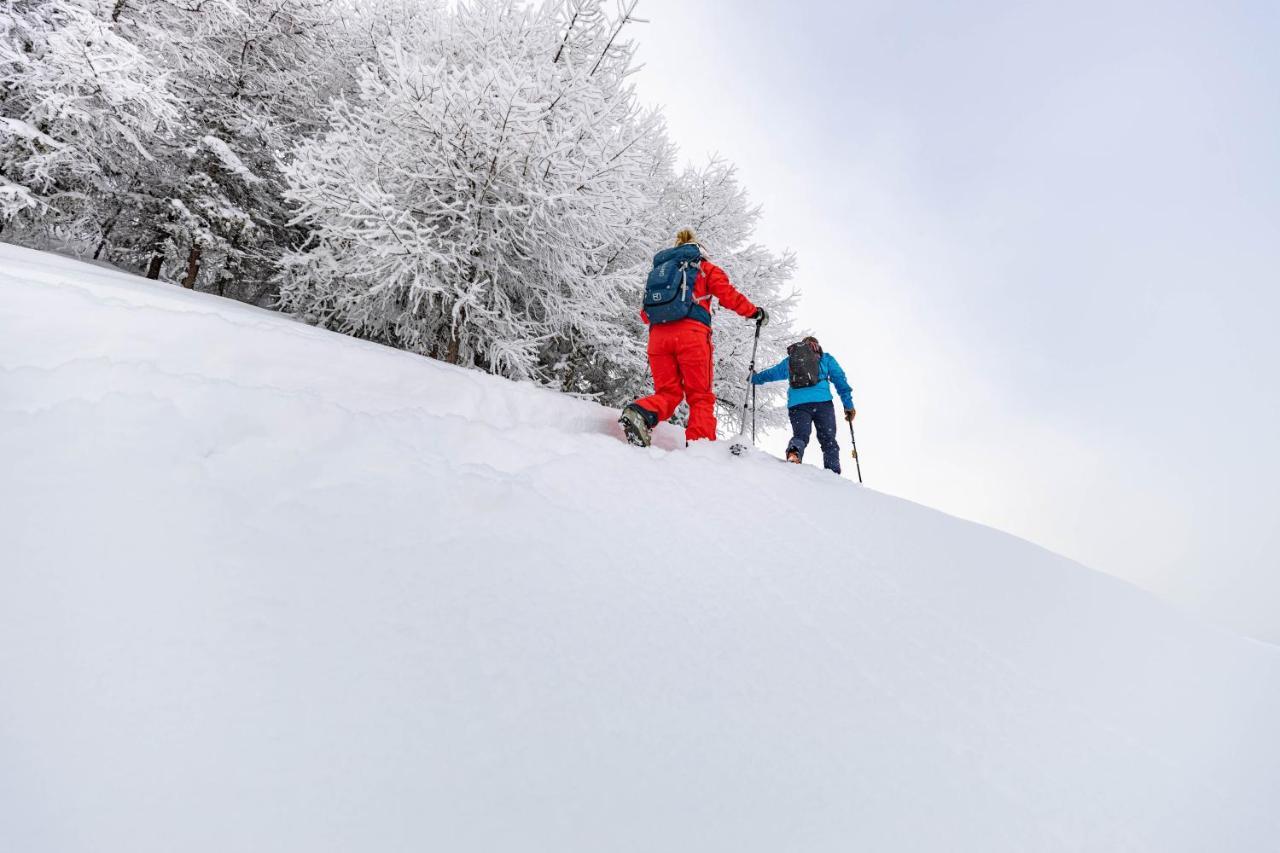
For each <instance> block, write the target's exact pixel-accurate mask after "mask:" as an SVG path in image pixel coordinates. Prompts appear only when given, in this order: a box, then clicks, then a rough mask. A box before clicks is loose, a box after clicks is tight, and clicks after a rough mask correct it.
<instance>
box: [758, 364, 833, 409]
mask: <svg viewBox="0 0 1280 853" xmlns="http://www.w3.org/2000/svg"><path fill="white" fill-rule="evenodd" d="M790 379H791V367H790V364H789V363H788V360H787V359H786V358H783V359H782V361H780V362H778V363H777V364H775V365H774V366H773V367H770V368H769V369H768V370H762V371H760V372H759V373H757V374H756V375H755V376H752V377H751V381H752V382H753V383H754V384H756V385H763V384H765V383H766V382H785V381H789V380H790ZM831 382H834V383H835V386H836V391H837V393H839V394H840V402H841V403H843V404H844V407H845V409H846V410H848V409H852V408H853V389H852V388H850V387H849V380H848V379H846V378H845V375H844V370H842V369H841V367H840V362H838V361H836V360H835V358H834V357H833V356H832V355H831V354H830V353H825V352H824V353H823V354H822V361H820V362H819V363H818V384H817V385H814V386H813V387H811V388H788V389H787V408H791V407H792V406H799V405H801V404H803V403H825V402H827V401H829V400H830V399H831V386H830V384H829V383H831Z"/></svg>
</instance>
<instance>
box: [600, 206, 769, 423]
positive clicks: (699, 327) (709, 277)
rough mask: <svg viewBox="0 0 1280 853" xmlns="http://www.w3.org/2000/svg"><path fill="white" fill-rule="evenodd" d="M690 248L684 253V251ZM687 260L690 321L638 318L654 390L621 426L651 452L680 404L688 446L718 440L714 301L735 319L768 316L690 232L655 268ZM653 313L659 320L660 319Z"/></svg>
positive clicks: (662, 255)
mask: <svg viewBox="0 0 1280 853" xmlns="http://www.w3.org/2000/svg"><path fill="white" fill-rule="evenodd" d="M683 246H687V247H689V248H688V249H686V250H684V251H683V252H681V251H680V247H683ZM686 255H687V256H688V257H689V260H688V261H687V262H686V263H687V265H688V268H689V269H690V271H692V270H694V269H696V271H697V276H696V278H695V280H694V283H693V295H692V305H691V307H690V309H689V311H688V315H687V316H685V317H683V318H682V319H677V320H674V321H670V322H662V323H660V322H657V321H656V320H655V321H653V322H651V321H650V316H649V314H648V313H647V312H645V311H642V312H641V313H640V316H641V318H642V319H643V320H644V321H645V323H646V324H648V326H649V347H648V352H649V369H650V370H651V371H652V372H653V386H654V390H653V393H652V394H651V395H649V396H648V397H643V398H641V399H639V400H636V401H635V402H634V403H630V404H628V405H627V406H626V407H625V408H624V409H623V410H622V416H621V417H620V418H619V419H618V422H619V423H621V424H622V428H623V431H624V432H625V433H626V435H627V440H628V441H630V442H631V443H632V444H637V445H640V446H643V447H647V446H648V445H649V442H650V440H651V437H652V432H653V429H654V427H656V426H657V425H658V424H659V423H660V422H662V421H665V420H667V419H668V418H670V417H671V415H672V414H673V413H674V412H675V410H676V407H677V406H679V405H680V402H681V401H682V400H685V399H687V400H688V401H689V425H688V427H687V428H686V429H685V433H684V435H685V440H686V441H687V442H688V441H697V440H698V439H700V438H705V439H708V440H710V441H715V438H716V413H715V404H716V395H715V392H714V391H713V390H712V385H711V378H712V374H711V355H712V347H711V299H712V297H714V298H715V299H716V300H717V301H718V302H719V303H720V304H721V305H723V306H725V307H726V308H728V309H729V310H730V311H734V312H736V313H737V314H739V315H741V316H743V317H745V318H747V319H748V320H755V321H756V322H758V323H760V324H761V325H763V324H764V323H767V322H768V320H769V315H768V314H767V313H765V310H764V309H763V308H758V307H756V306H755V305H753V304H752V303H751V300H749V299H747V297H745V296H743V295H742V294H741V293H739V292H738V291H737V290H736V289H735V288H734V286H733V285H732V284H730V283H729V277H728V276H727V275H725V272H724V270H722V269H720V267H718V266H716V265H715V264H713V263H711V261H709V260H707V256H706V253H705V252H704V251H703V250H702V247H701V246H700V245H698V241H697V237H696V236H695V235H694V233H693V231H691V230H689V229H688V228H685V229H682V230H681V231H680V233H678V234H677V235H676V250H674V251H673V250H670V249H668V250H666V251H664V252H659V253H658V255H657V256H656V257H655V258H654V266H655V268H657V267H658V265H659V264H660V263H661V262H662V261H663V260H668V261H671V260H672V259H673V256H674V261H679V259H680V258H682V257H684V256H686ZM656 313H657V312H656V310H655V314H656Z"/></svg>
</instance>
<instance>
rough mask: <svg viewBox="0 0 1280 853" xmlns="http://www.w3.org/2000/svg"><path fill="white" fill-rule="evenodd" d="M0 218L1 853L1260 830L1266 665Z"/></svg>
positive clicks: (1096, 845)
mask: <svg viewBox="0 0 1280 853" xmlns="http://www.w3.org/2000/svg"><path fill="white" fill-rule="evenodd" d="M615 416H616V415H615V413H614V412H611V411H608V410H604V409H601V408H600V407H597V406H594V405H593V404H590V403H586V402H582V401H577V400H573V399H570V398H566V397H564V396H562V395H557V394H554V393H552V392H549V391H544V390H540V389H537V388H534V387H532V386H528V385H521V384H516V383H511V382H507V381H504V380H500V379H496V378H493V377H489V376H484V375H481V374H478V373H475V372H471V371H465V370H461V369H457V368H451V367H448V366H446V365H442V364H439V363H436V362H432V361H429V360H426V359H422V358H418V357H415V356H410V355H406V354H404V353H398V352H395V351H392V350H388V349H386V348H383V347H380V346H376V345H373V344H368V343H364V342H360V341H355V340H351V339H348V338H344V337H341V336H337V335H333V334H330V333H327V332H323V331H320V330H317V329H314V328H311V327H308V326H304V325H301V324H298V323H295V322H293V321H291V320H290V319H288V318H287V317H283V316H280V315H276V314H272V313H269V312H265V311H261V310H258V309H254V308H249V307H246V306H242V305H238V304H236V303H232V302H229V301H226V300H219V299H217V298H215V297H209V296H202V295H200V294H193V293H189V292H185V291H181V290H179V289H177V288H174V287H171V286H164V285H157V284H155V283H153V282H146V281H143V280H140V279H137V278H134V277H131V276H128V275H125V274H122V273H118V272H114V271H111V270H107V269H103V268H99V267H94V266H89V265H86V264H81V263H77V262H74V261H69V260H65V259H60V258H56V257H53V256H50V255H44V254H41V253H37V252H32V251H28V250H22V249H16V248H13V247H10V246H4V245H0V464H3V471H2V472H0V543H2V544H0V549H3V550H2V551H0V685H2V687H0V697H2V698H0V849H4V850H23V851H79V850H84V851H89V850H93V851H104V850H113V851H114V850H119V851H125V850H128V851H146V850H156V851H159V850H165V851H171V850H184V851H203V850H208V851H228V850H253V849H262V850H273V851H274V850H300V851H301V850H306V851H320V850H335V851H336V850H344V851H345V850H353V849H360V850H378V851H394V850H424V849H427V850H442V851H443V850H449V851H472V850H474V851H492V850H500V849H520V850H547V851H573V850H582V851H600V850H610V851H631V850H635V851H653V850H668V851H676V850H691V851H692V850H696V851H718V850H724V851H730V850H733V851H744V850H760V851H776V850H803V851H821V850H833V851H834V850H840V851H847V850H850V849H854V850H877V851H892V850H900V851H919V850H947V851H958V850H972V851H1004V850H1008V851H1030V850H1036V851H1048V850H1064V851H1066V850H1089V851H1099V850H1142V851H1201V850H1219V851H1226V850H1231V851H1255V850H1256V851H1266V850H1270V849H1274V843H1275V839H1276V838H1278V837H1280V813H1277V810H1276V809H1275V807H1274V803H1275V798H1276V794H1277V793H1278V792H1280V736H1278V735H1280V730H1278V725H1280V724H1277V722H1276V721H1277V720H1280V652H1277V650H1276V649H1274V648H1272V647H1268V646H1265V645H1262V644H1258V643H1254V642H1250V641H1247V640H1242V639H1239V638H1236V637H1234V636H1231V635H1228V634H1225V633H1222V632H1219V631H1216V630H1214V629H1211V628H1209V627H1206V626H1204V625H1201V624H1199V623H1196V622H1193V621H1191V620H1189V619H1187V618H1185V617H1183V616H1181V615H1179V614H1177V613H1175V612H1173V611H1172V610H1170V609H1169V608H1167V607H1166V606H1164V605H1163V604H1161V603H1160V602H1158V601H1156V600H1155V599H1153V598H1152V597H1150V596H1148V595H1146V594H1144V593H1142V592H1140V591H1138V590H1136V589H1134V588H1132V587H1129V586H1127V585H1125V584H1123V583H1120V582H1118V581H1116V580H1114V579H1111V578H1108V577H1106V576H1103V575H1100V574H1097V573H1095V572H1091V571H1089V570H1087V569H1084V568H1082V567H1080V566H1078V565H1076V564H1073V563H1071V562H1069V561H1067V560H1065V559H1062V558H1059V557H1056V556H1054V555H1052V554H1049V553H1047V552H1045V551H1043V550H1041V549H1039V548H1036V547H1034V546H1032V545H1030V544H1028V543H1025V542H1022V541H1020V540H1017V539H1014V538H1012V537H1009V536H1006V535H1004V534H1001V533H998V532H996V531H992V530H989V529H986V528H982V527H980V526H977V525H973V524H969V523H966V522H962V521H959V520H956V519H953V518H950V517H947V516H944V515H941V514H939V513H936V512H933V511H931V510H928V509H925V508H922V507H919V506H916V505H913V504H910V503H907V502H905V501H901V500H897V499H893V498H889V497H886V496H884V495H879V494H876V493H875V492H873V491H871V490H869V489H864V488H860V487H858V486H857V485H856V484H853V483H851V482H849V481H848V480H846V479H839V478H836V477H832V476H830V475H828V474H826V473H825V472H823V471H821V470H818V469H816V468H814V467H811V466H805V467H802V468H796V467H794V466H784V465H779V464H777V463H776V462H775V461H773V460H772V459H770V458H768V457H766V456H764V455H762V454H761V455H755V456H748V457H746V458H743V459H734V458H732V457H730V456H729V454H728V452H727V443H723V442H722V443H720V444H719V445H716V446H695V447H693V448H690V449H688V450H685V449H684V448H683V447H682V444H683V441H682V438H681V436H680V434H679V432H678V431H676V430H673V429H671V428H669V427H663V428H662V429H661V430H660V431H659V440H658V444H659V445H660V446H658V447H655V448H651V449H649V450H647V451H640V450H636V449H634V448H631V447H629V446H627V445H625V444H624V443H622V442H621V441H620V440H619V438H618V433H617V430H616V426H615V424H614V418H615Z"/></svg>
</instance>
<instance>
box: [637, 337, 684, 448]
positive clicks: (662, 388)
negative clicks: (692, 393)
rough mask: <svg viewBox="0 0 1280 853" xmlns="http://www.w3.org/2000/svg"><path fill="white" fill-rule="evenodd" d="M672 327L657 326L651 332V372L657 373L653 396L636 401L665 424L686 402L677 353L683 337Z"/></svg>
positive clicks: (657, 420)
mask: <svg viewBox="0 0 1280 853" xmlns="http://www.w3.org/2000/svg"><path fill="white" fill-rule="evenodd" d="M676 331H677V330H676V329H674V328H672V327H671V326H667V325H662V326H654V327H652V328H651V329H650V330H649V370H650V371H652V372H653V393H652V394H650V395H649V396H648V397H641V398H640V399H639V400H636V402H635V405H637V406H639V407H640V408H642V409H644V410H645V411H647V412H651V413H652V414H653V415H654V417H655V418H656V420H655V421H654V423H655V424H659V423H662V422H663V421H665V420H667V419H668V418H670V417H671V416H672V415H673V414H674V413H675V410H676V407H677V406H679V405H680V401H681V400H683V399H684V391H683V390H682V389H681V387H680V367H679V364H678V363H677V358H676V353H677V346H678V341H679V336H678V335H677V334H676Z"/></svg>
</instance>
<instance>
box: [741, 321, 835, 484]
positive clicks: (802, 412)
mask: <svg viewBox="0 0 1280 853" xmlns="http://www.w3.org/2000/svg"><path fill="white" fill-rule="evenodd" d="M803 343H806V344H808V345H809V348H810V349H812V350H813V351H814V353H815V354H816V355H817V356H818V357H819V358H820V361H819V362H818V383H817V384H816V385H813V386H811V387H809V388H796V387H794V386H792V387H789V388H788V389H787V408H788V409H789V410H790V415H791V441H790V442H789V443H788V444H787V461H788V462H795V463H797V464H799V463H800V462H801V461H802V460H803V459H804V449H805V447H807V446H808V445H809V435H810V433H811V432H812V430H813V429H814V428H815V427H816V428H817V432H818V444H820V445H821V446H822V464H823V467H825V468H826V469H827V470H829V471H834V472H835V473H837V474H839V473H840V445H839V444H837V443H836V408H835V404H834V403H833V402H832V401H831V385H830V383H835V386H836V392H837V393H838V394H839V395H840V402H841V403H842V404H844V419H845V420H846V421H849V422H850V423H852V422H853V419H854V416H855V415H857V410H856V409H854V408H853V389H852V388H850V387H849V380H848V379H846V378H845V375H844V370H842V369H841V367H840V363H839V362H837V361H836V360H835V358H834V357H832V356H831V354H830V353H824V352H823V351H822V346H821V345H820V344H819V343H818V339H817V338H815V337H813V336H812V335H811V336H809V337H807V338H805V339H804V341H803ZM790 379H791V371H790V359H788V358H783V359H782V361H780V362H778V363H777V364H775V365H774V366H773V367H770V368H769V369H768V370H763V371H761V372H760V373H757V374H755V375H754V376H752V377H751V381H752V382H753V383H754V384H756V385H763V384H765V383H766V382H782V381H784V380H785V381H790Z"/></svg>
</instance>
